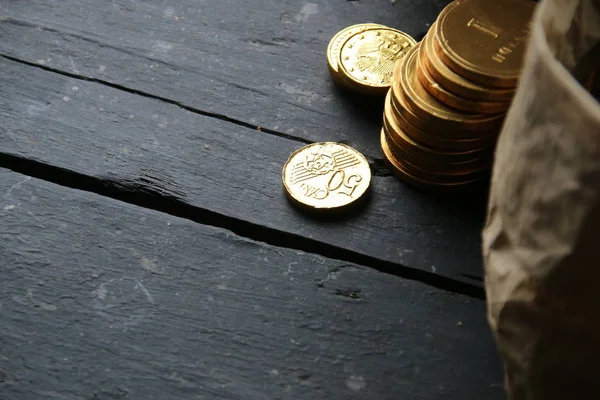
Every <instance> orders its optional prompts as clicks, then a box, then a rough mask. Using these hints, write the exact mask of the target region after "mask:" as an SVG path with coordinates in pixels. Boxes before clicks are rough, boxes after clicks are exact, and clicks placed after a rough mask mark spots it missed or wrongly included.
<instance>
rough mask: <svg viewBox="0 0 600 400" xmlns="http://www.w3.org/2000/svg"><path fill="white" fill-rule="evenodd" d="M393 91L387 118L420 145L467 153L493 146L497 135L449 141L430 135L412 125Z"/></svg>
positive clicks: (386, 111)
mask: <svg viewBox="0 0 600 400" xmlns="http://www.w3.org/2000/svg"><path fill="white" fill-rule="evenodd" d="M392 98H393V96H392V94H391V91H390V93H388V96H387V98H386V101H385V106H384V107H385V112H384V114H385V116H386V117H388V118H393V119H394V120H395V122H396V123H397V125H398V127H399V128H400V129H401V130H402V131H403V132H404V133H405V134H406V135H407V136H408V137H410V138H411V139H413V140H414V141H415V142H417V143H418V144H421V145H424V146H427V147H431V148H433V149H435V150H441V151H467V150H473V149H480V148H483V147H489V146H493V145H495V143H496V135H488V136H481V137H477V138H473V139H448V138H445V137H443V136H438V135H435V134H431V133H428V132H426V131H424V130H422V129H419V128H418V127H416V126H414V125H413V124H411V123H410V122H409V121H408V120H407V119H406V118H405V117H404V115H403V114H402V112H401V111H400V110H399V109H398V108H397V107H396V105H395V104H394V102H393V101H392Z"/></svg>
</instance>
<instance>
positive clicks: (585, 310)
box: [483, 0, 600, 400]
mask: <svg viewBox="0 0 600 400" xmlns="http://www.w3.org/2000/svg"><path fill="white" fill-rule="evenodd" d="M490 1H494V0H490ZM599 39H600V1H593V0H543V1H542V2H541V3H540V4H539V5H538V7H537V10H536V13H535V17H534V20H533V24H532V31H531V36H530V39H529V42H528V44H527V51H526V58H525V63H524V67H523V74H522V77H521V80H520V84H519V89H518V91H517V94H516V97H515V99H514V102H513V105H512V106H511V109H510V111H509V114H508V116H507V119H506V122H505V125H504V127H503V130H502V133H501V135H500V138H499V141H498V146H497V150H496V154H495V164H494V170H493V176H492V184H491V191H490V199H489V205H488V218H487V223H486V226H485V229H484V231H483V254H484V261H485V287H486V294H487V306H488V318H489V322H490V326H491V329H492V332H493V334H494V336H495V339H496V342H497V345H498V350H499V352H500V354H501V357H502V359H503V360H504V363H505V369H506V386H507V395H508V398H509V399H528V400H534V399H535V400H537V399H544V400H549V399H573V400H575V399H577V400H581V399H600V105H599V104H598V101H597V100H596V98H594V96H592V95H591V94H590V92H589V91H588V90H586V87H587V88H588V89H590V90H596V89H597V88H598V83H599V82H600V71H597V69H598V65H599V61H600V58H599V55H598V53H600V51H599V46H598V43H599Z"/></svg>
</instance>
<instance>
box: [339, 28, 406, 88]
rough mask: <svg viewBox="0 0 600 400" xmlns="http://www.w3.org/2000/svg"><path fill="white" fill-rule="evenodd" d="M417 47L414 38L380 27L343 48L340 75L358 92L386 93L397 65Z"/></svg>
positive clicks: (347, 43) (368, 31)
mask: <svg viewBox="0 0 600 400" xmlns="http://www.w3.org/2000/svg"><path fill="white" fill-rule="evenodd" d="M415 45H416V41H415V40H414V39H413V38H412V37H410V36H409V35H407V34H406V33H404V32H401V31H398V30H396V29H391V28H383V27H381V28H373V29H368V30H366V31H363V32H360V33H356V34H354V35H352V36H351V37H350V38H348V40H346V42H345V43H344V44H343V45H342V50H341V52H340V59H339V69H340V73H341V75H342V76H343V77H344V78H345V79H346V80H347V81H348V82H349V83H350V84H351V85H352V86H354V87H355V88H356V89H357V90H360V91H362V92H364V93H367V94H385V92H386V91H387V90H388V89H389V87H390V85H391V83H392V74H393V71H394V67H395V66H396V63H397V62H398V61H399V60H401V59H402V58H403V57H404V56H405V55H406V54H407V53H408V51H409V50H410V49H411V48H412V47H413V46H415Z"/></svg>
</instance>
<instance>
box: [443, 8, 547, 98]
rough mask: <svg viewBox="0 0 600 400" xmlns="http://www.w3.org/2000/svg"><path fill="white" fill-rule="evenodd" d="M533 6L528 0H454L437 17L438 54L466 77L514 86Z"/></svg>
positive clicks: (489, 83) (495, 84)
mask: <svg viewBox="0 0 600 400" xmlns="http://www.w3.org/2000/svg"><path fill="white" fill-rule="evenodd" d="M535 5H536V3H534V2H533V1H531V0H493V1H490V0H457V1H453V2H452V3H450V4H449V5H448V6H446V8H444V10H443V11H442V12H441V14H440V16H439V17H438V23H437V28H436V29H437V35H438V37H439V39H440V40H439V41H438V42H436V45H437V46H438V49H437V50H438V54H439V55H440V57H441V58H442V60H443V61H444V63H445V64H446V65H448V67H450V68H451V69H452V70H454V72H456V73H457V74H459V75H461V76H464V77H465V78H467V79H469V80H472V81H474V82H478V83H480V84H483V85H486V86H497V87H514V86H516V84H517V80H518V78H519V75H520V72H521V66H522V63H523V55H524V49H525V43H526V41H527V38H528V37H529V33H530V31H531V26H532V24H531V19H532V16H533V12H534V9H535Z"/></svg>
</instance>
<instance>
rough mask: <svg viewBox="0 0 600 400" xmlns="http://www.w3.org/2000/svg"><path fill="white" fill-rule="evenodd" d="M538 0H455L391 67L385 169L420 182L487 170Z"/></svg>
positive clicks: (432, 183)
mask: <svg viewBox="0 0 600 400" xmlns="http://www.w3.org/2000/svg"><path fill="white" fill-rule="evenodd" d="M534 8H535V3H534V2H533V1H531V0H493V1H492V0H456V1H454V2H452V3H450V4H449V5H448V6H447V7H446V8H445V9H444V10H443V11H442V13H441V14H440V15H439V17H438V19H437V21H436V22H435V23H434V24H433V25H432V26H431V28H430V29H429V32H428V33H427V35H426V36H425V38H424V39H423V40H422V41H421V42H420V43H419V44H417V45H416V46H414V47H412V48H411V49H410V50H409V51H408V53H407V54H406V56H405V57H403V58H402V61H401V62H399V63H398V64H397V65H396V67H395V69H394V72H393V76H392V83H391V89H390V90H389V92H388V94H387V97H386V101H385V111H384V118H383V129H382V132H381V146H382V150H383V153H384V156H385V160H386V161H387V163H388V166H389V167H390V169H391V170H392V171H393V172H394V173H395V174H396V175H397V176H398V177H399V178H401V179H403V180H405V181H407V182H409V183H412V184H414V185H417V186H420V187H424V188H434V187H460V186H462V185H465V184H468V183H471V182H474V181H477V180H479V179H481V178H483V177H485V176H487V175H488V173H489V167H490V166H491V164H492V158H493V152H494V147H495V143H496V139H497V135H498V132H499V131H500V128H501V127H502V123H503V121H504V116H505V113H506V111H507V110H508V108H509V106H510V103H511V100H512V97H513V95H514V92H515V89H516V85H517V82H518V78H519V74H520V69H521V64H522V61H523V54H524V42H525V40H526V39H527V37H528V35H529V31H530V28H531V18H532V15H533V10H534Z"/></svg>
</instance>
